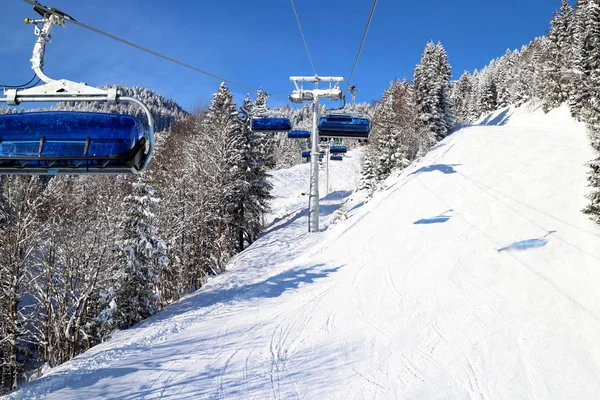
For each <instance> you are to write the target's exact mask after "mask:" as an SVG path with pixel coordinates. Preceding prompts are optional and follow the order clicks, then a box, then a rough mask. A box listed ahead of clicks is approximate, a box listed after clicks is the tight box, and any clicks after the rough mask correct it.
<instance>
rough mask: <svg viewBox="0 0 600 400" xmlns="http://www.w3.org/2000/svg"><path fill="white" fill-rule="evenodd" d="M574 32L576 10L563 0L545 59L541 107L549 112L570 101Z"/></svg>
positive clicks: (549, 35)
mask: <svg viewBox="0 0 600 400" xmlns="http://www.w3.org/2000/svg"><path fill="white" fill-rule="evenodd" d="M573 33H574V15H573V8H572V7H571V6H570V5H569V2H568V0H563V1H562V5H561V8H560V12H555V14H554V17H553V18H552V21H551V29H550V31H549V32H548V40H547V52H548V53H547V56H546V57H545V58H544V60H542V65H541V70H542V91H541V96H542V106H543V108H544V111H546V112H548V111H550V110H551V109H553V108H556V107H558V106H559V105H560V104H562V103H563V102H565V101H566V100H567V99H568V98H569V91H570V89H571V83H570V81H571V73H570V69H571V63H572V60H571V58H572V56H571V55H572V47H573Z"/></svg>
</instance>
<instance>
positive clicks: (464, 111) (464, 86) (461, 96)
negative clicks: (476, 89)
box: [450, 71, 473, 122]
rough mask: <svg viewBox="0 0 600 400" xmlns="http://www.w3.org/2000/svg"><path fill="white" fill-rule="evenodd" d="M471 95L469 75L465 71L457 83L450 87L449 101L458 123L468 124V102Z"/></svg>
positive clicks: (471, 86)
mask: <svg viewBox="0 0 600 400" xmlns="http://www.w3.org/2000/svg"><path fill="white" fill-rule="evenodd" d="M472 95H473V85H472V78H471V74H470V73H469V72H467V71H465V72H464V73H463V74H462V76H461V77H460V79H459V80H458V81H457V82H454V84H453V85H452V91H451V95H450V97H451V100H452V104H453V105H454V114H455V117H456V120H457V121H458V122H469V121H470V119H469V101H470V99H471V96H472Z"/></svg>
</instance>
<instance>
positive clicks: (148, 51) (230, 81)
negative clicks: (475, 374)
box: [23, 0, 257, 92]
mask: <svg viewBox="0 0 600 400" xmlns="http://www.w3.org/2000/svg"><path fill="white" fill-rule="evenodd" d="M23 1H24V2H25V3H28V4H31V5H32V6H34V7H38V8H39V9H41V10H44V11H46V12H47V13H50V14H54V15H58V16H60V17H63V18H65V19H66V20H68V21H69V22H72V23H74V24H75V25H79V26H80V27H82V28H85V29H88V30H90V31H92V32H96V33H99V34H100V35H103V36H106V37H108V38H111V39H113V40H116V41H118V42H121V43H123V44H126V45H128V46H131V47H135V48H136V49H138V50H142V51H145V52H146V53H150V54H152V55H155V56H157V57H160V58H162V59H165V60H167V61H171V62H172V63H175V64H178V65H181V66H182V67H185V68H189V69H191V70H194V71H196V72H200V73H202V74H205V75H208V76H211V77H213V78H216V79H219V80H221V81H224V82H227V83H230V84H232V85H234V86H238V87H241V88H244V89H248V90H250V91H253V92H256V91H257V90H256V89H254V88H251V87H249V86H246V85H242V84H241V83H239V82H235V81H232V80H229V79H225V78H223V77H222V76H219V75H215V74H213V73H210V72H208V71H205V70H203V69H200V68H196V67H194V66H192V65H189V64H186V63H184V62H181V61H178V60H176V59H174V58H171V57H169V56H166V55H164V54H161V53H158V52H156V51H153V50H150V49H148V48H146V47H143V46H140V45H138V44H135V43H132V42H130V41H128V40H125V39H121V38H119V37H117V36H114V35H111V34H110V33H107V32H104V31H101V30H100V29H96V28H94V27H91V26H89V25H86V24H84V23H82V22H79V21H76V20H75V19H73V18H71V17H69V16H66V15H65V14H64V13H62V12H60V11H59V10H53V9H50V8H47V7H44V6H42V5H41V4H39V3H37V2H34V1H33V0H23ZM56 11H59V12H56Z"/></svg>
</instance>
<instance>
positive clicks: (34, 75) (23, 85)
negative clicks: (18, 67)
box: [0, 73, 37, 89]
mask: <svg viewBox="0 0 600 400" xmlns="http://www.w3.org/2000/svg"><path fill="white" fill-rule="evenodd" d="M36 78H37V75H36V74H35V73H34V74H33V78H31V79H30V80H29V82H27V83H24V84H22V85H2V84H0V87H1V88H6V89H19V88H22V87H25V86H27V85H29V84H30V83H31V82H33V81H34V80H35V79H36Z"/></svg>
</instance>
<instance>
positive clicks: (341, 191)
mask: <svg viewBox="0 0 600 400" xmlns="http://www.w3.org/2000/svg"><path fill="white" fill-rule="evenodd" d="M499 115H502V120H503V123H504V122H505V124H504V125H502V126H494V125H472V126H465V127H463V128H462V129H460V130H458V131H457V132H455V133H454V134H453V135H451V136H449V137H448V138H447V139H445V140H444V141H443V142H441V143H440V144H438V145H437V146H436V147H435V148H434V149H432V151H430V152H429V153H428V154H427V155H426V156H425V157H423V159H421V160H420V161H419V162H416V163H414V165H412V166H410V167H409V168H407V169H406V170H404V171H402V172H401V173H398V174H396V175H394V176H392V177H390V178H389V179H388V180H387V181H386V182H385V186H386V187H387V189H386V190H384V191H382V192H378V193H376V194H375V196H374V197H373V199H372V200H371V201H369V202H367V203H364V199H363V197H362V196H363V194H361V193H352V192H353V190H354V189H355V188H356V186H357V183H358V173H359V158H360V152H358V151H355V152H352V153H350V155H349V157H348V158H347V159H346V160H345V161H344V162H342V163H331V165H330V167H331V177H330V184H331V193H330V194H329V195H328V196H325V197H324V198H322V200H321V225H322V227H323V229H322V232H320V233H316V234H308V233H307V232H306V230H307V214H308V213H307V209H306V206H307V203H308V197H307V196H305V195H303V194H302V193H306V192H307V191H308V165H307V164H303V165H299V166H296V167H293V168H290V169H287V170H282V171H275V172H274V173H273V177H272V181H273V183H274V191H273V193H274V195H275V199H274V201H273V210H272V213H271V214H270V215H269V216H267V218H266V220H265V222H266V224H267V225H268V228H267V230H266V234H265V235H264V236H263V237H262V238H261V239H260V240H258V241H257V242H256V243H254V244H253V245H252V246H251V247H250V248H249V249H247V250H246V251H245V252H243V253H241V254H239V255H238V256H236V257H235V258H234V260H232V262H231V263H230V265H229V267H228V270H227V272H225V273H224V274H222V275H220V276H218V277H214V278H211V279H210V280H209V282H208V283H207V285H206V286H205V287H204V288H202V289H201V290H199V291H198V292H196V293H194V294H192V295H189V296H187V297H186V298H184V299H181V300H180V301H178V302H177V303H175V304H173V305H171V306H169V307H168V308H167V309H165V310H164V311H162V312H161V313H159V314H157V315H156V316H154V317H152V318H150V319H149V320H147V321H146V322H144V323H142V324H140V325H138V326H136V327H135V328H132V329H129V330H126V331H121V332H117V333H116V334H115V335H114V337H113V338H112V339H111V340H109V341H108V342H106V343H104V344H101V345H99V346H97V347H95V348H93V349H91V350H90V351H88V352H87V353H84V354H82V355H80V356H79V357H76V358H75V359H73V360H71V361H70V362H68V363H65V364H64V365H62V366H59V367H57V368H55V369H54V370H52V371H51V372H50V373H49V374H48V375H46V376H44V377H42V378H40V379H38V380H37V381H34V382H31V383H29V384H26V385H24V386H23V387H22V388H20V389H19V390H18V391H17V392H15V393H12V394H10V395H9V396H7V398H10V399H37V398H50V399H82V398H94V399H97V398H98V399H102V398H107V399H108V398H110V399H127V400H129V399H161V398H162V399H188V398H198V399H265V398H273V399H314V398H318V399H321V398H323V399H325V398H326V399H344V400H350V399H388V398H389V399H394V398H397V399H473V400H475V399H477V400H487V399H542V398H543V399H597V398H598V393H599V392H600V335H598V332H599V331H600V318H599V315H600V292H598V291H597V290H596V287H595V286H596V282H598V281H599V279H600V267H599V266H600V246H598V241H599V240H600V229H599V227H598V226H597V225H595V224H593V223H592V222H591V221H589V220H588V219H587V217H586V216H585V215H583V214H582V213H581V209H582V208H583V207H584V206H585V204H586V202H587V200H586V199H585V194H586V193H587V192H588V190H589V189H588V188H587V187H586V185H587V182H586V176H587V168H586V166H585V163H586V162H587V161H588V160H590V159H592V158H593V156H594V154H593V151H592V149H591V147H590V146H589V144H588V138H587V136H586V134H585V132H584V129H583V127H582V125H580V124H578V123H575V122H573V121H572V120H571V119H570V117H569V116H568V110H567V109H566V108H564V107H562V108H559V109H557V110H554V111H552V112H551V113H549V114H548V115H544V114H543V113H542V112H540V111H539V110H536V109H534V108H533V107H532V106H531V105H525V106H523V107H521V108H519V109H516V110H515V109H512V108H509V109H507V110H500V111H497V112H496V113H494V114H492V115H491V116H490V117H488V118H485V119H482V121H481V122H482V123H485V121H492V120H495V119H497V118H496V117H497V116H499ZM346 201H347V202H348V206H347V209H348V210H350V211H349V212H348V219H347V220H345V221H341V222H339V223H336V224H331V221H332V218H333V216H334V215H335V211H336V210H337V209H338V208H339V207H340V205H341V204H342V203H344V202H346ZM529 244H531V245H529Z"/></svg>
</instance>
